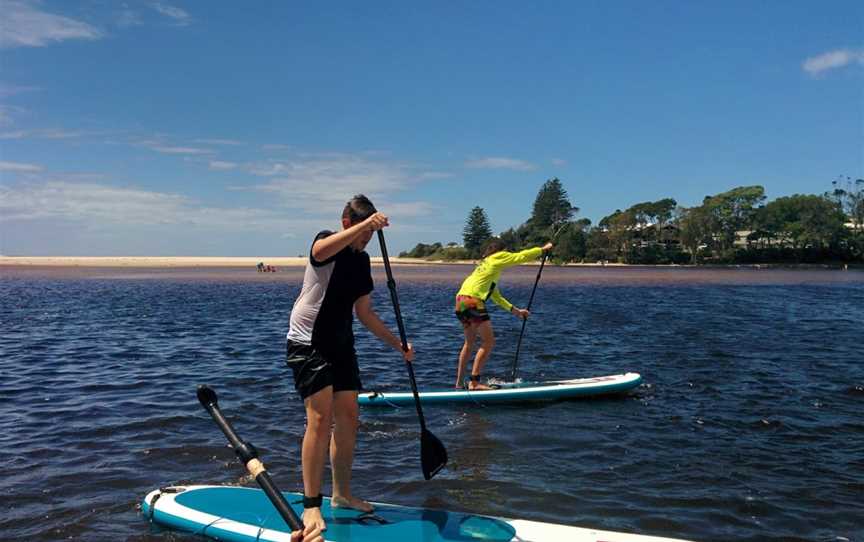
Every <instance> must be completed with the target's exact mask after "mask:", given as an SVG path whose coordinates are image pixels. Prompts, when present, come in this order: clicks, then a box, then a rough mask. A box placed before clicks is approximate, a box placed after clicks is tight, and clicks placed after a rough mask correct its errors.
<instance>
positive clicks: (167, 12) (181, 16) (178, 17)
mask: <svg viewBox="0 0 864 542" xmlns="http://www.w3.org/2000/svg"><path fill="white" fill-rule="evenodd" d="M151 7H152V8H153V9H155V10H156V11H157V12H158V13H160V14H162V15H164V16H165V17H168V18H170V19H173V20H174V22H175V23H177V24H178V25H180V26H186V25H188V24H189V23H191V22H192V16H191V15H189V13H188V12H187V11H186V10H183V9H180V8H178V7H175V6H171V5H168V4H163V3H161V2H155V3H153V4H152V5H151Z"/></svg>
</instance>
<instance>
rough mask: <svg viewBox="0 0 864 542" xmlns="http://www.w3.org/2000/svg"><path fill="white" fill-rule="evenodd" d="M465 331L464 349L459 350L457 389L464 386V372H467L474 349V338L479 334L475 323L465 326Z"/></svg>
mask: <svg viewBox="0 0 864 542" xmlns="http://www.w3.org/2000/svg"><path fill="white" fill-rule="evenodd" d="M463 331H464V332H465V343H464V344H463V345H462V350H460V351H459V365H457V366H456V389H459V388H461V387H462V374H463V373H464V372H465V365H467V364H468V358H470V357H471V352H473V351H474V338H475V337H476V336H477V330H476V329H475V327H474V325H473V324H468V325H467V326H465V327H464V329H463Z"/></svg>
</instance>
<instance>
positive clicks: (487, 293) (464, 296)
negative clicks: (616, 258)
mask: <svg viewBox="0 0 864 542" xmlns="http://www.w3.org/2000/svg"><path fill="white" fill-rule="evenodd" d="M551 249H552V243H546V244H545V245H543V246H542V247H535V248H529V249H527V250H523V251H522V252H507V251H506V250H504V243H503V242H502V241H501V240H500V239H498V238H493V239H492V240H491V241H489V242H488V243H487V245H486V248H485V250H484V251H483V259H482V260H480V263H478V264H477V267H476V268H475V269H474V272H472V273H471V274H470V275H468V278H466V279H465V281H464V282H463V283H462V287H461V288H460V289H459V292H458V293H457V294H456V318H458V319H459V321H460V322H462V329H463V331H464V333H465V343H464V344H463V345H462V350H461V351H460V352H459V365H458V366H457V367H456V388H461V387H462V373H463V372H464V371H465V365H466V364H467V363H468V358H469V357H471V352H473V350H474V341H475V339H476V338H477V335H480V340H481V342H482V344H481V345H480V347H479V348H478V349H477V357H475V358H474V365H473V366H472V367H471V377H470V378H469V381H468V389H469V390H488V389H490V388H489V386H487V385H485V384H481V383H480V375H481V373H482V371H483V364H485V363H486V360H487V359H488V358H489V354H491V353H492V348H493V347H494V346H495V333H494V331H493V330H492V321H491V320H490V319H489V313H488V312H487V311H486V301H487V300H488V299H489V298H491V299H492V301H494V302H495V303H496V304H497V305H498V306H500V307H501V308H502V309H504V310H506V311H508V312H509V313H510V314H512V315H514V316H517V317H519V318H523V319H524V318H527V317H528V310H526V309H520V308H518V307H516V306H514V305H513V304H512V303H510V302H509V301H507V300H506V299H504V296H503V295H501V289H500V288H498V282H499V281H500V280H501V271H503V270H504V269H507V268H508V267H512V266H514V265H519V264H520V263H524V262H528V261H531V260H536V259H537V258H539V257H540V256H541V255H542V254H543V252H544V251H549V250H551Z"/></svg>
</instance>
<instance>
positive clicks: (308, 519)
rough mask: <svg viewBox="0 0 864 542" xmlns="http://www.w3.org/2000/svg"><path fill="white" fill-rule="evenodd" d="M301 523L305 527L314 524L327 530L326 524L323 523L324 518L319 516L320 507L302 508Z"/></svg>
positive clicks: (322, 529)
mask: <svg viewBox="0 0 864 542" xmlns="http://www.w3.org/2000/svg"><path fill="white" fill-rule="evenodd" d="M303 525H305V526H306V527H307V528H308V527H309V526H310V525H314V526H315V527H317V528H318V529H320V530H321V531H326V530H327V524H326V523H324V518H323V517H322V516H321V509H320V508H307V509H305V510H303Z"/></svg>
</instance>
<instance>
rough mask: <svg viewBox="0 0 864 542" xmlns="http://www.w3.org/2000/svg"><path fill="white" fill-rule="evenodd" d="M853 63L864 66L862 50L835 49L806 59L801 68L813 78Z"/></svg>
mask: <svg viewBox="0 0 864 542" xmlns="http://www.w3.org/2000/svg"><path fill="white" fill-rule="evenodd" d="M854 63H858V64H864V50H862V49H859V50H854V49H837V50H835V51H829V52H827V53H822V54H821V55H817V56H811V57H809V58H807V59H806V60H804V62H803V63H802V65H801V67H802V68H803V69H804V71H805V72H807V73H808V74H810V75H811V76H814V77H815V76H818V75H821V74H822V73H823V72H826V71H828V70H833V69H837V68H842V67H844V66H848V65H849V64H854Z"/></svg>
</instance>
